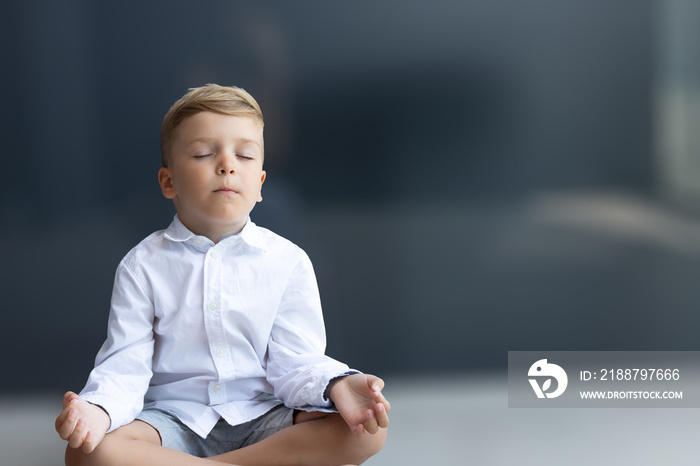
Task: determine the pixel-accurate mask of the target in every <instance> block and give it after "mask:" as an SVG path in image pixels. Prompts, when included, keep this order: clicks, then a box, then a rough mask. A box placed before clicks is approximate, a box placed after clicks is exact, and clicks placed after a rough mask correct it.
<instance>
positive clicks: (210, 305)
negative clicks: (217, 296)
mask: <svg viewBox="0 0 700 466" xmlns="http://www.w3.org/2000/svg"><path fill="white" fill-rule="evenodd" d="M216 307H217V306H216V303H209V309H211V310H212V311H214V310H216Z"/></svg>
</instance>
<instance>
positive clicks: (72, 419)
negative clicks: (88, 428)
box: [58, 409, 78, 440]
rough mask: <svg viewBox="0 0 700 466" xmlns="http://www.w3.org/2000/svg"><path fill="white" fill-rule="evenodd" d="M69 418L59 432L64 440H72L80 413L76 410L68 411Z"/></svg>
mask: <svg viewBox="0 0 700 466" xmlns="http://www.w3.org/2000/svg"><path fill="white" fill-rule="evenodd" d="M66 411H67V413H68V414H67V416H66V418H65V419H64V420H63V423H62V424H61V425H60V429H59V430H58V435H59V437H61V438H62V439H63V440H70V438H71V435H72V434H73V430H74V429H75V424H76V423H77V422H78V413H77V411H76V410H75V409H67V410H66Z"/></svg>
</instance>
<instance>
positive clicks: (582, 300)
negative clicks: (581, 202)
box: [0, 0, 698, 391]
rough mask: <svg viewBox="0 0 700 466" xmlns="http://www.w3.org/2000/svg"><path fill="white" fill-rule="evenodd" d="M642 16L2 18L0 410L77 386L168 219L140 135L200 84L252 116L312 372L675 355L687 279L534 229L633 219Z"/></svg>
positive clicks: (546, 5) (195, 9) (625, 245)
mask: <svg viewBox="0 0 700 466" xmlns="http://www.w3.org/2000/svg"><path fill="white" fill-rule="evenodd" d="M653 11H654V10H653V8H652V1H651V0H641V1H640V0H620V1H616V2H607V1H603V0H594V1H591V0H571V1H567V2H560V1H554V0H535V1H529V2H522V1H519V0H498V1H485V0H483V1H482V0H470V1H463V2H452V1H446V0H439V1H431V2H427V1H417V0H409V1H401V2H398V1H387V0H380V1H361V2H324V1H303V2H283V1H269V2H252V1H251V2H248V1H204V2H185V1H171V2H166V3H163V2H134V1H124V2H90V1H87V0H69V1H66V2H49V1H39V0H27V1H22V2H19V1H14V2H8V3H7V4H6V5H5V13H4V16H5V23H6V24H5V27H3V33H2V34H3V39H4V40H3V56H4V60H3V61H4V66H3V68H4V70H5V72H4V73H2V84H3V88H4V89H5V96H4V103H3V106H2V116H1V118H2V125H1V126H2V128H3V133H4V134H3V135H4V137H3V141H4V142H5V146H4V147H5V150H4V154H3V157H2V170H1V171H0V173H2V175H1V176H2V183H1V184H0V190H1V191H0V225H2V228H1V229H0V235H2V236H1V238H2V241H0V264H2V280H1V281H0V292H1V294H2V296H3V299H2V301H1V302H0V306H2V311H3V315H4V320H5V322H4V324H3V325H2V330H0V332H1V336H2V338H0V350H1V351H2V354H3V363H4V365H5V369H6V370H5V372H4V373H5V375H4V376H3V382H2V385H0V389H1V390H5V391H12V390H44V389H59V388H60V389H64V388H74V389H79V388H80V387H81V386H82V384H83V382H84V380H85V378H86V377H87V373H88V371H89V369H90V368H91V366H92V361H93V358H94V354H95V353H96V351H97V350H98V348H99V346H100V344H101V342H102V341H103V339H104V336H105V323H106V318H107V312H108V305H109V294H110V290H111V284H112V278H113V273H114V269H115V267H116V265H117V263H118V261H119V259H120V258H121V257H122V256H123V255H124V254H125V253H126V252H127V251H128V250H129V249H130V248H131V247H132V246H133V245H135V244H136V243H137V242H138V241H139V240H140V239H142V238H143V237H145V236H146V235H148V234H149V233H150V232H152V231H154V230H156V229H162V228H165V227H166V226H167V224H168V223H169V221H170V219H171V217H172V215H173V214H174V210H173V208H172V206H171V205H170V204H169V202H168V201H166V200H165V199H162V196H161V194H160V192H159V189H158V187H157V184H156V172H157V169H158V168H159V146H158V137H159V134H158V131H159V127H160V122H161V119H162V117H163V115H164V113H165V112H166V111H167V109H168V108H169V106H170V105H171V104H172V102H174V101H175V100H176V99H177V98H178V97H179V96H181V95H182V94H183V93H184V92H185V91H186V89H187V88H189V87H193V86H199V85H202V84H204V83H208V82H217V83H221V84H236V85H239V86H242V87H244V88H246V89H247V90H249V91H250V92H251V93H252V94H253V95H255V96H256V97H257V98H258V100H259V101H260V103H261V105H262V107H263V110H264V112H265V116H266V129H265V136H266V153H267V155H266V169H267V171H268V181H267V182H266V184H265V188H264V193H263V194H264V198H265V201H264V202H263V203H262V204H260V205H259V206H258V207H256V209H255V210H254V212H253V215H252V216H253V220H254V221H256V222H257V223H258V224H261V225H263V226H267V227H269V228H271V229H272V230H274V231H276V232H278V233H280V234H282V235H283V236H286V237H288V238H290V239H292V240H293V241H295V242H297V243H298V244H299V245H301V246H302V247H303V248H304V249H306V250H307V252H308V253H309V255H310V256H311V258H312V260H313V261H314V264H315V267H316V272H317V275H318V279H319V283H320V287H321V293H322V299H323V302H324V306H325V313H326V323H327V328H328V333H329V353H330V354H331V355H333V356H336V357H338V358H339V359H343V360H345V361H347V362H348V363H349V364H350V365H352V366H355V367H358V368H361V369H365V370H367V371H375V372H379V373H382V374H386V373H392V372H415V371H418V372H428V371H446V370H448V371H464V370H469V369H474V368H479V367H498V366H503V365H505V361H506V353H505V352H506V351H507V350H509V349H510V350H514V349H542V348H551V349H690V347H691V345H692V342H693V341H694V335H693V334H692V332H691V330H690V329H691V328H692V327H691V326H690V325H689V324H693V325H695V324H696V323H697V318H695V317H693V316H692V309H694V307H695V303H696V302H697V301H696V300H695V298H696V296H695V293H696V292H695V291H694V287H693V286H692V280H690V277H693V276H694V275H693V273H694V270H695V269H696V266H697V265H698V264H696V262H697V258H696V257H695V256H692V255H691V256H688V255H687V254H682V253H679V252H677V251H676V250H669V249H668V248H663V247H659V246H658V245H656V244H655V243H653V242H646V241H638V240H629V239H628V238H626V237H620V236H614V235H613V236H612V237H610V236H607V235H605V234H600V233H595V234H591V233H590V231H588V230H585V229H584V231H583V232H582V231H580V229H577V228H573V227H571V225H568V226H567V225H564V226H562V225H560V224H553V223H552V222H547V221H542V218H543V217H542V212H543V209H544V212H545V213H546V212H551V209H550V210H547V209H549V207H547V206H550V207H551V205H552V204H548V203H547V202H544V203H543V201H542V199H541V198H540V197H538V196H539V195H540V193H543V192H545V193H547V192H549V193H551V192H558V191H564V192H569V191H570V190H577V191H581V190H583V191H586V190H593V191H597V190H622V191H624V192H631V193H634V195H635V196H636V195H639V196H642V197H653V194H654V192H655V176H656V175H655V165H654V163H653V157H652V155H653V154H652V130H653V126H652V122H653V120H652V82H653V69H654V57H653V55H652V51H653V47H652V44H653V41H654V37H655V36H654V34H655V30H654V17H653ZM557 205H558V204H557ZM567 205H568V204H564V207H563V209H564V210H565V211H566V210H567V209H568V208H567V207H566V206H567ZM543 206H545V207H543ZM669 274H671V275H672V276H682V277H688V282H687V283H684V282H683V281H681V282H680V283H679V282H678V281H676V280H673V281H669V280H666V282H664V277H668V276H669ZM667 282H668V283H667ZM670 296H681V298H680V299H681V301H680V302H676V303H674V304H669V297H670ZM669 317H671V318H673V319H675V322H676V324H673V325H672V326H673V329H674V331H673V332H657V333H653V334H652V335H653V338H649V332H652V331H653V330H655V329H659V328H663V327H662V326H663V325H664V323H665V324H666V325H667V326H669V325H670V324H668V322H669V321H668V320H667V319H668V318H669ZM678 322H680V324H678Z"/></svg>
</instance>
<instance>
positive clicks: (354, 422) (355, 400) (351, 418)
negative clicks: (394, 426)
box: [329, 374, 391, 436]
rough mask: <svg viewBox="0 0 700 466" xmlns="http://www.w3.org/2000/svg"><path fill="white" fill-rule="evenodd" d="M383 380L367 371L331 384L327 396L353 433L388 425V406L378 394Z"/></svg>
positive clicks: (384, 399) (375, 431) (382, 385)
mask: <svg viewBox="0 0 700 466" xmlns="http://www.w3.org/2000/svg"><path fill="white" fill-rule="evenodd" d="M383 388H384V381H383V380H382V379H380V378H379V377H377V376H374V375H368V374H352V375H348V376H345V377H343V378H341V379H338V380H336V381H334V382H332V383H331V387H330V391H329V397H330V399H331V401H333V403H335V406H336V408H338V412H339V413H340V415H341V416H342V417H343V419H345V422H347V424H348V426H350V429H351V430H352V431H353V432H354V433H355V435H358V436H361V435H363V434H364V433H365V432H369V433H370V434H376V433H377V432H378V431H379V428H380V427H387V426H388V425H389V409H391V405H389V402H388V401H387V400H386V398H384V395H382V389H383Z"/></svg>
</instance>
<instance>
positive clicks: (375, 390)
mask: <svg viewBox="0 0 700 466" xmlns="http://www.w3.org/2000/svg"><path fill="white" fill-rule="evenodd" d="M367 385H369V388H370V389H371V390H372V394H373V395H374V396H379V395H380V394H381V391H382V390H384V381H383V380H382V379H380V378H379V377H377V376H376V375H369V376H367Z"/></svg>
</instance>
